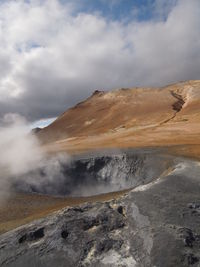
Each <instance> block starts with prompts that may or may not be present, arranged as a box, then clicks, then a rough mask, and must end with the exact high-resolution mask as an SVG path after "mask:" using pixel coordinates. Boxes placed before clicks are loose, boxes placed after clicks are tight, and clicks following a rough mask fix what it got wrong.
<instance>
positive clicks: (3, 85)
mask: <svg viewBox="0 0 200 267" xmlns="http://www.w3.org/2000/svg"><path fill="white" fill-rule="evenodd" d="M74 2H75V1H71V2H70V1H62V2H59V1H56V0H48V1H39V0H30V1H23V0H20V1H3V2H1V4H0V118H2V117H3V116H4V114H6V113H10V112H14V113H19V114H21V115H23V116H25V117H26V118H27V119H28V120H30V121H34V120H37V119H41V118H48V117H55V116H57V115H59V114H60V113H61V112H63V111H64V110H66V108H68V107H70V106H72V105H74V104H75V103H77V102H78V101H80V100H81V99H83V98H85V97H87V96H88V95H89V94H90V93H91V92H92V91H93V90H95V89H105V90H109V89H111V88H119V87H133V86H160V85H165V84H167V83H171V82H176V81H180V80H188V79H199V77H200V54H199V51H200V38H199V36H200V2H199V1H198V0H190V1H187V0H179V1H173V0H170V1H163V0H160V1H158V0H157V1H155V2H154V7H155V8H156V9H155V12H154V13H155V16H154V17H152V18H151V19H150V20H147V21H143V20H138V19H137V18H138V10H133V17H132V19H129V20H128V22H127V20H126V19H124V21H123V20H118V21H117V20H111V19H108V18H106V17H104V16H102V15H101V14H100V13H88V12H86V11H85V12H80V11H77V9H76V5H75V4H73V3H74ZM167 3H168V4H167Z"/></svg>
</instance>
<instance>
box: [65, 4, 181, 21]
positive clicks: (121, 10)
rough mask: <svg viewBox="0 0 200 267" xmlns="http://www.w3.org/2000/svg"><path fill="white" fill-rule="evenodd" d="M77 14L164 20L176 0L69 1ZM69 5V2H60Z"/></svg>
mask: <svg viewBox="0 0 200 267" xmlns="http://www.w3.org/2000/svg"><path fill="white" fill-rule="evenodd" d="M70 2H71V3H73V4H76V11H77V12H87V13H90V14H93V13H99V14H100V15H101V16H103V17H105V18H107V19H108V20H114V21H123V22H125V23H128V22H130V21H132V20H136V21H148V20H160V19H161V20H162V19H163V20H165V19H166V17H167V15H168V13H169V12H170V11H171V9H172V8H173V7H174V6H175V5H176V3H177V0H71V1H70ZM61 3H63V4H66V3H69V0H61Z"/></svg>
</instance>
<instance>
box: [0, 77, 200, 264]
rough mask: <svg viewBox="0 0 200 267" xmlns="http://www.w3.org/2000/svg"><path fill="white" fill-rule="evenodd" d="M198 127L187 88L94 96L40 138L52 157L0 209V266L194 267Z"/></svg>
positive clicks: (199, 232) (199, 98) (199, 219)
mask: <svg viewBox="0 0 200 267" xmlns="http://www.w3.org/2000/svg"><path fill="white" fill-rule="evenodd" d="M199 121H200V81H187V82H180V83H177V84H173V85H169V86H166V87H163V88H130V89H128V88H127V89H117V90H113V91H110V92H102V91H95V92H94V93H93V95H92V96H90V97H89V98H88V99H86V100H85V101H83V102H81V103H79V104H77V105H76V106H75V107H73V108H70V109H69V110H67V111H66V112H64V113H63V114H62V115H61V116H59V117H58V118H57V120H56V121H54V122H53V123H52V124H51V125H49V126H48V127H46V128H44V129H41V130H40V131H38V132H36V133H35V134H36V135H37V136H38V137H39V139H40V141H41V144H42V146H43V149H45V150H47V151H48V152H49V154H48V157H47V159H46V161H45V165H44V166H43V165H42V166H41V167H40V168H39V169H38V168H37V167H36V169H32V170H31V173H26V174H24V177H21V178H23V179H18V180H17V181H15V180H14V183H13V184H12V190H13V191H14V192H15V194H14V195H12V198H10V199H9V201H8V202H7V203H6V204H4V205H2V206H0V233H1V235H0V265H1V266H5V267H26V266H29V267H34V266H37V267H45V266H49V267H53V266H68V267H93V266H95V267H122V266H124V267H153V266H154V267H156V266H157V267H161V266H162V267H190V266H193V267H198V266H200V250H199V248H200V228H199V225H200V200H199V192H200V182H199V181H200V178H199V173H200V164H199V159H200V137H199V133H200V124H199ZM90 150H92V151H90ZM59 151H67V152H69V153H71V156H70V160H69V159H68V158H63V157H62V156H63V154H62V153H61V154H59V153H58V155H57V153H55V152H59ZM50 152H51V153H52V152H53V153H52V154H51V153H50ZM52 159H54V160H53V161H52ZM51 170H53V172H51ZM38 174H41V175H40V176H39V178H40V179H37V183H35V180H34V179H31V178H34V177H38V176H37V175H38ZM45 174H47V175H45ZM24 178H25V179H24ZM53 212H54V213H53ZM47 215H48V216H47ZM46 216H47V217H46ZM18 226H20V227H18Z"/></svg>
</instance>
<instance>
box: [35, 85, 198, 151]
mask: <svg viewBox="0 0 200 267" xmlns="http://www.w3.org/2000/svg"><path fill="white" fill-rule="evenodd" d="M199 122H200V81H199V80H198V81H187V82H180V83H177V84H173V85H169V86H166V87H163V88H131V89H118V90H113V91H110V92H102V91H95V92H94V94H93V95H92V96H91V97H89V98H88V99H86V100H85V101H83V102H81V103H79V104H77V105H76V106H75V107H73V108H71V109H69V110H67V111H66V112H65V113H63V114H62V115H61V116H60V117H58V119H57V120H56V121H55V122H53V123H52V124H51V125H49V126H48V127H46V128H44V129H43V130H41V131H40V132H39V133H38V136H39V138H40V139H41V140H42V141H43V142H44V143H45V144H46V148H47V149H48V150H50V151H52V150H53V151H54V150H56V151H63V150H66V151H69V152H77V151H82V150H89V149H97V148H109V147H118V148H120V147H141V146H165V145H186V144H187V145H191V144H192V145H193V144H200V137H199V133H200V124H199Z"/></svg>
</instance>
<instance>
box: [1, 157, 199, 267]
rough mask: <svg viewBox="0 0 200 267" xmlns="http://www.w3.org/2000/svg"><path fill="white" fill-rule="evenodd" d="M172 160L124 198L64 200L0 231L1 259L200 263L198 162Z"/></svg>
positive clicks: (13, 262) (82, 264) (18, 264)
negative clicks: (69, 203) (70, 204)
mask: <svg viewBox="0 0 200 267" xmlns="http://www.w3.org/2000/svg"><path fill="white" fill-rule="evenodd" d="M156 158H157V157H156ZM170 162H171V165H170V166H168V168H167V169H165V171H163V172H160V173H159V176H156V177H155V178H154V179H150V180H148V182H146V183H145V184H143V183H141V184H139V185H136V186H135V187H134V188H133V189H132V190H131V191H130V192H129V193H127V194H125V195H124V196H122V197H121V198H119V199H116V200H111V201H108V202H104V203H100V202H98V203H88V204H84V205H82V206H79V207H75V208H65V209H63V210H61V211H59V212H56V213H54V214H52V215H51V216H48V217H47V218H44V219H41V220H37V221H35V222H33V223H31V224H28V225H25V226H22V227H20V228H18V229H15V230H13V231H10V232H8V233H5V234H3V235H1V236H0V265H1V266H7V267H8V266H9V267H25V266H29V267H33V266H37V267H44V266H50V267H51V266H52V267H53V266H67V267H72V266H77V267H87V266H88V267H89V266H92V267H93V266H95V267H104V266H107V267H117V266H118V267H125V266H126V267H128V266H130V267H140V266H141V267H172V266H173V267H179V266H180V267H184V266H194V267H196V266H200V194H199V193H200V164H199V162H197V161H192V160H188V159H184V158H176V159H174V160H172V161H170ZM155 166H156V163H154V167H155ZM159 166H160V165H159Z"/></svg>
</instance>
